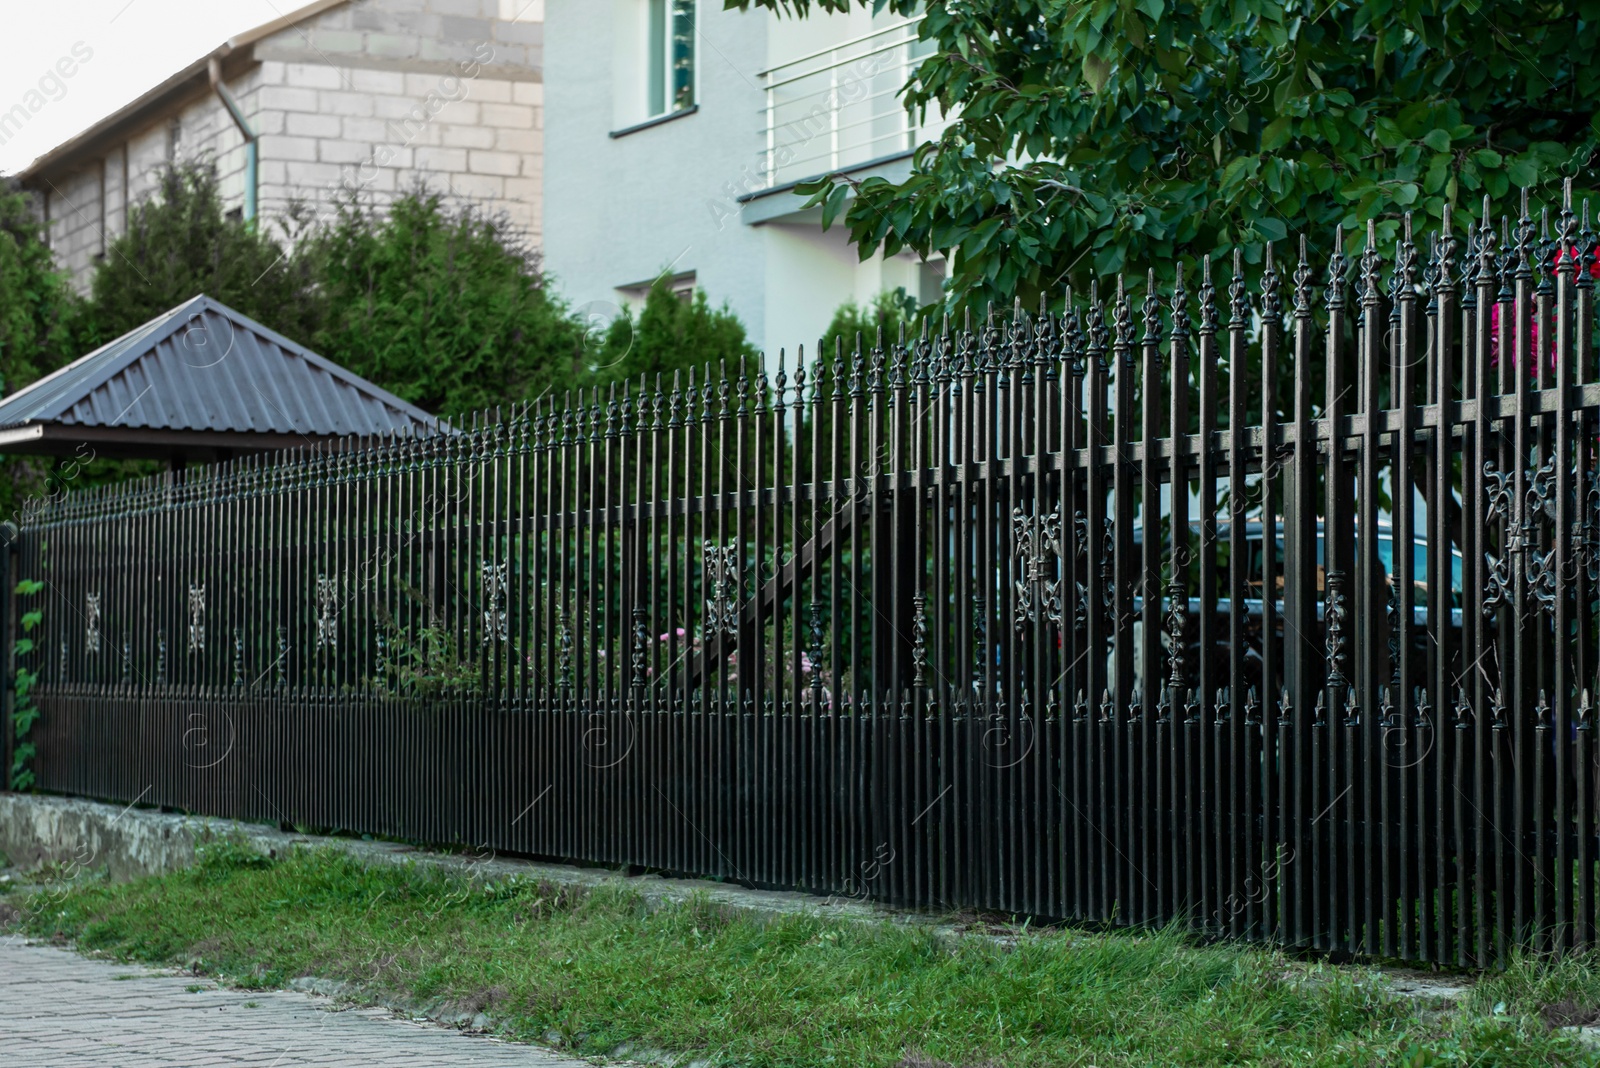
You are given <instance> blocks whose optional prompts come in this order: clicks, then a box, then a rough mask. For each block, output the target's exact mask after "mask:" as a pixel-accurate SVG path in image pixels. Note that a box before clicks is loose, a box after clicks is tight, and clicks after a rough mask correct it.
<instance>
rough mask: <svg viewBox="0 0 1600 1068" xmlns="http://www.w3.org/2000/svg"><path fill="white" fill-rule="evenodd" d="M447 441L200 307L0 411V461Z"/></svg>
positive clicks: (316, 363)
mask: <svg viewBox="0 0 1600 1068" xmlns="http://www.w3.org/2000/svg"><path fill="white" fill-rule="evenodd" d="M441 431H443V432H448V428H447V427H446V426H445V424H442V423H440V422H439V421H438V420H437V419H435V418H434V417H433V416H431V415H429V414H428V413H427V412H424V411H423V410H422V409H420V408H417V407H415V406H414V405H410V404H407V403H406V402H405V401H403V400H401V399H400V398H398V397H396V396H394V395H393V394H392V393H389V392H387V391H386V390H382V389H379V388H378V387H377V386H375V385H373V384H372V383H371V382H368V381H367V380H366V379H364V378H362V377H360V376H359V375H356V374H353V373H351V372H350V371H347V370H345V369H344V368H343V367H340V366H339V365H338V364H336V363H334V362H332V361H331V360H327V359H325V358H323V357H321V356H318V355H317V354H316V353H314V352H312V351H310V350H309V349H306V348H304V347H302V346H300V345H296V344H295V343H294V342H292V341H290V340H289V339H288V338H286V337H283V336H282V335H281V334H277V333H274V332H273V331H271V330H268V329H267V328H266V327H264V326H262V325H261V324H260V323H258V322H256V321H254V320H253V319H249V318H247V317H245V316H243V315H240V314H239V313H238V312H236V311H234V310H233V309H232V308H229V307H227V306H226V305H224V304H220V303H218V302H217V301H215V300H212V299H211V298H210V297H207V296H198V297H195V298H193V299H192V300H190V301H188V302H186V303H184V304H181V305H179V306H178V307H176V308H174V309H173V310H172V311H170V312H167V313H166V314H165V315H162V316H159V317H157V318H155V319H152V320H151V321H150V322H148V323H145V324H144V325H143V326H141V327H138V328H137V329H135V330H131V331H129V332H128V333H126V334H124V335H123V336H122V337H119V338H118V339H117V340H115V341H113V342H110V343H109V344H107V345H104V346H102V347H100V348H98V349H96V350H95V351H94V352H91V353H89V354H88V355H87V356H84V357H81V358H80V359H78V360H75V361H73V362H72V363H70V364H68V365H67V366H66V367H63V368H61V369H60V370H59V371H56V372H54V373H53V374H50V375H47V376H46V377H44V378H41V379H40V380H39V381H37V382H35V383H33V384H32V385H30V386H28V387H26V388H25V389H21V390H18V391H17V392H16V393H14V394H12V395H11V396H9V397H6V398H5V399H4V400H0V453H32V454H36V455H37V454H43V455H47V456H70V455H73V454H74V453H76V452H78V451H79V449H80V447H81V446H84V445H87V446H88V447H89V448H90V449H92V450H93V451H94V454H95V455H96V456H106V457H117V458H125V459H126V458H140V459H163V460H172V461H175V462H185V461H212V460H221V459H226V458H228V457H229V456H234V455H237V454H239V453H247V452H264V451H268V450H272V449H284V448H293V447H296V446H303V445H313V444H316V443H318V442H321V441H327V440H330V439H333V438H339V437H345V436H348V435H357V436H361V437H376V436H382V435H388V434H407V433H409V434H416V435H425V434H432V433H436V432H441Z"/></svg>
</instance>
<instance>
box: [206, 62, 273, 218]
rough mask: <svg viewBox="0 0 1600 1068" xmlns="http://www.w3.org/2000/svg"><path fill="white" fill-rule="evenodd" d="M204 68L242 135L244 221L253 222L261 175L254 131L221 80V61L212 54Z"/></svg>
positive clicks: (218, 97)
mask: <svg viewBox="0 0 1600 1068" xmlns="http://www.w3.org/2000/svg"><path fill="white" fill-rule="evenodd" d="M206 70H207V72H208V73H209V74H210V75H211V89H212V91H213V92H215V93H216V94H217V99H218V100H221V101H222V106H223V107H225V108H227V109H228V114H229V115H230V116H231V117H232V118H233V124H234V125H235V126H237V127H239V132H240V133H241V134H243V135H244V221H245V222H246V223H250V224H253V223H254V222H255V218H256V190H257V189H258V188H259V185H260V176H261V157H260V153H259V152H258V151H257V138H256V131H255V129H254V128H252V127H251V125H250V122H249V120H247V119H246V118H245V117H244V111H243V110H242V109H241V108H240V107H239V102H238V101H237V100H235V99H234V98H233V94H232V93H230V92H229V91H228V86H227V83H226V82H224V81H223V80H222V61H221V60H220V59H219V58H217V57H216V56H212V57H211V59H210V60H209V61H208V62H207V63H206Z"/></svg>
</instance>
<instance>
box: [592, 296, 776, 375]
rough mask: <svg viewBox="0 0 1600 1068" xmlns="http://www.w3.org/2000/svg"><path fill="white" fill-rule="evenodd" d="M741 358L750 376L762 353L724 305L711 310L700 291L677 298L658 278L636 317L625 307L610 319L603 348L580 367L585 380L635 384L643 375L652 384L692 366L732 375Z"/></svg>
mask: <svg viewBox="0 0 1600 1068" xmlns="http://www.w3.org/2000/svg"><path fill="white" fill-rule="evenodd" d="M741 359H744V360H747V361H748V366H749V367H750V369H751V371H752V372H753V371H754V370H755V369H756V368H758V367H759V366H760V363H761V350H760V349H758V348H756V347H755V346H754V345H752V344H751V343H750V341H749V339H748V338H747V337H746V336H745V330H744V324H743V323H741V322H740V321H739V317H738V316H737V315H735V314H734V313H733V311H732V310H731V309H730V308H728V307H727V305H723V306H722V307H720V308H713V307H712V306H711V302H710V301H709V300H707V298H706V294H705V291H704V290H701V289H697V290H695V291H694V294H693V296H682V295H679V294H678V293H677V292H675V291H674V290H673V289H672V286H671V284H670V283H669V282H668V281H667V280H666V279H664V278H663V279H660V280H658V281H657V282H656V283H655V284H654V285H653V286H651V287H650V292H649V293H648V294H647V295H646V296H645V300H644V307H643V308H641V309H640V310H639V314H638V315H637V316H635V315H634V314H633V313H632V312H631V311H629V310H628V309H626V308H624V309H623V311H622V314H621V315H619V316H617V318H616V319H614V320H613V321H612V323H611V326H610V328H609V329H608V330H607V331H606V334H605V339H604V344H602V345H600V346H598V350H597V351H596V353H595V356H594V358H593V360H592V362H591V363H590V365H589V366H588V367H587V368H585V371H586V382H587V383H588V384H592V385H602V386H603V385H606V384H608V383H611V382H625V381H633V382H637V381H638V380H639V376H640V375H644V376H645V380H646V382H647V383H650V384H652V385H653V384H654V382H655V376H656V375H657V374H660V375H661V378H662V382H663V383H664V384H670V383H671V381H672V375H673V372H675V371H687V370H689V368H691V367H695V368H702V367H710V368H713V369H715V368H717V367H719V366H722V367H726V368H727V370H728V373H729V374H730V375H731V374H733V373H734V372H735V371H737V370H738V367H739V361H740V360H741Z"/></svg>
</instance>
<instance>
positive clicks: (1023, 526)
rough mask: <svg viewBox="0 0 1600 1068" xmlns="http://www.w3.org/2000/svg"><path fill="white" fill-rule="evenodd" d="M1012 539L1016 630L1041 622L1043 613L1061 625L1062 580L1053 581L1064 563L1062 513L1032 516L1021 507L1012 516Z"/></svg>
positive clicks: (1048, 618) (1054, 512) (1051, 620)
mask: <svg viewBox="0 0 1600 1068" xmlns="http://www.w3.org/2000/svg"><path fill="white" fill-rule="evenodd" d="M1011 536H1012V540H1013V546H1014V552H1015V555H1016V559H1017V572H1018V575H1017V578H1016V580H1015V581H1014V582H1013V583H1012V585H1013V587H1014V588H1015V589H1016V591H1017V611H1016V620H1015V623H1016V628H1017V630H1022V629H1024V628H1025V627H1026V626H1027V625H1028V624H1029V623H1037V622H1039V616H1040V614H1041V613H1042V614H1043V615H1044V617H1045V618H1046V619H1047V620H1049V621H1050V622H1052V623H1056V624H1059V623H1060V622H1061V580H1060V579H1058V578H1053V577H1052V576H1054V575H1055V573H1056V570H1057V566H1058V565H1059V563H1060V561H1061V513H1060V512H1059V511H1053V512H1051V513H1050V514H1049V515H1036V514H1035V515H1030V514H1028V513H1026V512H1024V511H1023V510H1022V506H1021V505H1018V506H1017V507H1016V509H1015V510H1014V511H1013V512H1012V513H1011Z"/></svg>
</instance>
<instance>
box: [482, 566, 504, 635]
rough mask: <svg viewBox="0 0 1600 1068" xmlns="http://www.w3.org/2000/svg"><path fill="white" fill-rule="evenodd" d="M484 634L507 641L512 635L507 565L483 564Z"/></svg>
mask: <svg viewBox="0 0 1600 1068" xmlns="http://www.w3.org/2000/svg"><path fill="white" fill-rule="evenodd" d="M483 633H484V637H486V638H494V639H495V640H496V641H502V642H503V641H505V640H506V639H507V637H509V635H510V624H509V622H508V620H507V618H506V565H505V564H494V563H490V562H489V561H487V560H485V561H484V562H483Z"/></svg>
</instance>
